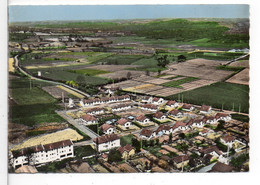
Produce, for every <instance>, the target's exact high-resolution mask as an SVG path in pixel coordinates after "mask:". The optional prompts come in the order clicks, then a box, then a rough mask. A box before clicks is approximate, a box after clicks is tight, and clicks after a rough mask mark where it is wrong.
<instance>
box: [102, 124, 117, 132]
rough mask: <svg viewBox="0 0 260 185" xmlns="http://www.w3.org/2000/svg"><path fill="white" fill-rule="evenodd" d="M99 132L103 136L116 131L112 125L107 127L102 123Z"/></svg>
mask: <svg viewBox="0 0 260 185" xmlns="http://www.w3.org/2000/svg"><path fill="white" fill-rule="evenodd" d="M100 130H101V132H103V133H104V134H113V133H115V131H116V129H115V127H114V126H113V125H109V124H107V123H104V124H103V125H101V127H100Z"/></svg>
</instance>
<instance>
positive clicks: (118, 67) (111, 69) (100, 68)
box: [86, 65, 138, 72]
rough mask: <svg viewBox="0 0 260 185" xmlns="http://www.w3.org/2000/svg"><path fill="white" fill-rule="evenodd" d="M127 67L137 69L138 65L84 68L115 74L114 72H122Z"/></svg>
mask: <svg viewBox="0 0 260 185" xmlns="http://www.w3.org/2000/svg"><path fill="white" fill-rule="evenodd" d="M129 67H138V65H95V66H90V67H86V68H89V69H98V70H104V71H109V72H116V71H121V70H124V69H126V68H129Z"/></svg>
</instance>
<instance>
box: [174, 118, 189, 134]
mask: <svg viewBox="0 0 260 185" xmlns="http://www.w3.org/2000/svg"><path fill="white" fill-rule="evenodd" d="M187 129H188V126H187V124H186V123H183V122H181V121H177V122H176V123H175V124H174V125H173V127H172V132H177V131H181V130H187Z"/></svg>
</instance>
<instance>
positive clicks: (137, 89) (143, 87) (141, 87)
mask: <svg viewBox="0 0 260 185" xmlns="http://www.w3.org/2000/svg"><path fill="white" fill-rule="evenodd" d="M154 86H155V85H153V84H142V85H138V86H134V87H129V88H125V89H124V90H125V91H130V92H138V93H143V92H144V90H146V89H149V88H153V87H154Z"/></svg>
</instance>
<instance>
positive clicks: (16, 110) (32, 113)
mask: <svg viewBox="0 0 260 185" xmlns="http://www.w3.org/2000/svg"><path fill="white" fill-rule="evenodd" d="M58 108H59V107H58V106H57V105H55V104H53V103H51V104H32V105H12V106H10V107H9V111H10V112H9V116H10V121H12V122H13V123H19V124H24V125H28V126H33V125H37V124H40V123H51V122H58V123H61V122H65V120H64V119H63V118H62V117H60V116H59V115H58V114H56V112H55V110H56V109H58Z"/></svg>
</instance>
